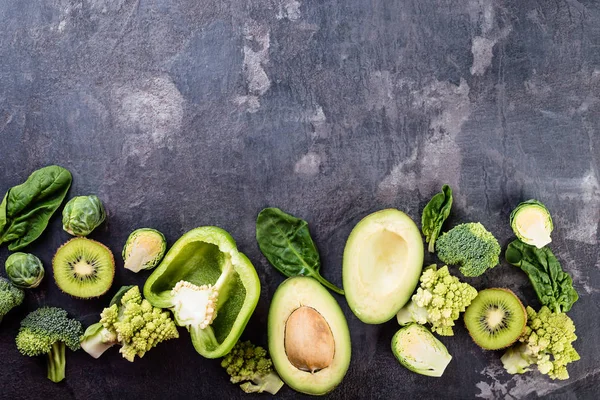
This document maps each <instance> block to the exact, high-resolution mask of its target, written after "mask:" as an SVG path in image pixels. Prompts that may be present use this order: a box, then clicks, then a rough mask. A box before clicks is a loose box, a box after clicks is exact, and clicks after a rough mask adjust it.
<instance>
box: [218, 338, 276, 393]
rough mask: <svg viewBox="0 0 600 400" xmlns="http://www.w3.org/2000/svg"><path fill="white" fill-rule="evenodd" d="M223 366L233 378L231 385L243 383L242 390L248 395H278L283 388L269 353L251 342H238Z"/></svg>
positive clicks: (224, 360) (225, 358)
mask: <svg viewBox="0 0 600 400" xmlns="http://www.w3.org/2000/svg"><path fill="white" fill-rule="evenodd" d="M221 366H222V367H223V368H225V370H226V371H227V373H228V374H229V376H230V377H231V378H230V381H231V383H240V382H243V383H242V384H241V385H240V388H241V389H242V390H243V391H244V392H246V393H262V392H268V393H271V394H276V393H277V392H278V391H279V389H281V388H282V387H283V381H282V380H281V379H280V378H279V375H277V373H276V372H275V370H274V369H273V362H272V361H271V359H270V358H268V357H267V351H266V350H265V349H264V348H262V347H260V346H255V345H253V344H252V343H251V342H250V341H245V342H237V344H236V345H235V346H234V347H233V349H231V352H229V354H227V355H226V356H225V357H224V358H223V360H222V361H221Z"/></svg>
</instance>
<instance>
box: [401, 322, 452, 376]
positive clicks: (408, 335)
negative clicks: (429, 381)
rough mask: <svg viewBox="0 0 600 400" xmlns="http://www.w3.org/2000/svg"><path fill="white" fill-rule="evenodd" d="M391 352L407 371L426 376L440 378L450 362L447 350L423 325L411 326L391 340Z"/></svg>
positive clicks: (450, 358)
mask: <svg viewBox="0 0 600 400" xmlns="http://www.w3.org/2000/svg"><path fill="white" fill-rule="evenodd" d="M392 352H393V353H394V355H395V356H396V358H397V359H398V361H400V364H402V365H404V366H405V367H406V368H408V369H409V370H411V371H413V372H416V373H417V374H421V375H427V376H435V377H439V376H442V374H443V373H444V370H445V369H446V367H447V366H448V363H450V360H452V356H451V355H450V353H448V349H446V346H444V344H443V343H442V342H440V341H439V340H437V339H436V337H435V336H433V334H432V333H431V332H429V330H428V329H427V328H425V327H424V326H423V325H418V324H411V325H408V326H405V327H404V328H402V329H400V330H399V331H398V332H396V334H395V335H394V337H393V338H392Z"/></svg>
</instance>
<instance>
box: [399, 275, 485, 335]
mask: <svg viewBox="0 0 600 400" xmlns="http://www.w3.org/2000/svg"><path fill="white" fill-rule="evenodd" d="M420 280H421V285H420V286H419V288H418V289H417V293H416V294H415V295H413V297H412V300H411V302H410V303H408V304H407V305H405V306H404V307H403V308H402V309H401V310H400V311H399V312H398V314H397V315H396V318H397V319H398V323H399V324H400V325H408V324H411V323H414V322H416V323H418V324H427V323H429V324H431V330H432V331H433V332H436V333H437V334H439V335H441V336H453V335H454V331H453V330H452V327H453V326H454V321H456V320H457V319H458V316H459V314H460V313H461V312H464V311H465V309H466V308H467V307H468V306H469V304H471V301H473V299H474V298H475V297H477V290H476V289H475V288H474V287H473V286H471V285H469V284H468V283H464V282H461V281H460V280H459V279H458V278H457V277H455V276H452V275H450V272H449V271H448V267H447V266H445V265H444V266H443V267H442V268H440V269H437V267H436V265H435V264H434V265H430V266H429V267H427V268H426V269H425V271H424V272H423V275H421V278H420Z"/></svg>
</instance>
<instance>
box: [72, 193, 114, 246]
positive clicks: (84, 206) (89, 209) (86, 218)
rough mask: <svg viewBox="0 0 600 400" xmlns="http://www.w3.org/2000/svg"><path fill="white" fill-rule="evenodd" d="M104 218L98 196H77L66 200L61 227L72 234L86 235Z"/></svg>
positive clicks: (102, 207)
mask: <svg viewBox="0 0 600 400" xmlns="http://www.w3.org/2000/svg"><path fill="white" fill-rule="evenodd" d="M105 219H106V212H105V211H104V206H103V205H102V201H100V199H99V198H98V196H95V195H93V194H92V195H90V196H77V197H73V198H72V199H71V200H69V201H68V202H67V204H66V205H65V208H64V209H63V213H62V223H63V229H64V230H65V231H66V232H68V233H69V234H71V235H73V236H87V235H89V234H90V233H92V231H93V230H94V229H96V228H97V227H98V226H99V225H100V224H101V223H102V222H104V220H105Z"/></svg>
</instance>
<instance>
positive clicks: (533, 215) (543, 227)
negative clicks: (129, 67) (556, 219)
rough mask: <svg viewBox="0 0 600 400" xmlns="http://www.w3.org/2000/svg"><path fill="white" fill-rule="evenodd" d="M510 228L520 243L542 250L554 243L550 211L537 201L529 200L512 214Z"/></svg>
mask: <svg viewBox="0 0 600 400" xmlns="http://www.w3.org/2000/svg"><path fill="white" fill-rule="evenodd" d="M510 226H511V227H512V230H513V232H514V233H515V235H517V238H519V240H520V241H522V242H523V243H526V244H528V245H531V246H535V247H537V248H538V249H541V248H542V247H544V246H545V245H547V244H548V243H550V242H551V241H552V239H551V238H550V233H551V232H552V229H554V225H553V224H552V217H551V216H550V211H548V209H547V208H546V206H545V205H543V204H542V203H541V202H539V201H537V200H533V199H531V200H527V201H524V202H523V203H521V204H519V205H518V206H517V207H516V208H515V209H514V210H513V211H512V213H510Z"/></svg>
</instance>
